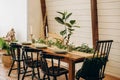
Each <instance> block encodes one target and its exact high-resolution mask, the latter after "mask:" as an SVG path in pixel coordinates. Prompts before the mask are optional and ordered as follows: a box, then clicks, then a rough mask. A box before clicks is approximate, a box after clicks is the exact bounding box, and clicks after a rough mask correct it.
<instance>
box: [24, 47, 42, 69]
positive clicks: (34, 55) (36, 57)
mask: <svg viewBox="0 0 120 80" xmlns="http://www.w3.org/2000/svg"><path fill="white" fill-rule="evenodd" d="M41 52H42V51H41V50H38V49H34V48H30V47H26V46H24V47H23V57H24V62H25V64H26V65H27V66H30V67H31V66H33V67H37V66H40V64H41V63H39V62H40V54H41Z"/></svg>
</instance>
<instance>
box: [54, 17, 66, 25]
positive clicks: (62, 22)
mask: <svg viewBox="0 0 120 80" xmlns="http://www.w3.org/2000/svg"><path fill="white" fill-rule="evenodd" d="M55 20H56V21H57V22H58V23H60V24H64V21H63V19H61V18H60V17H55Z"/></svg>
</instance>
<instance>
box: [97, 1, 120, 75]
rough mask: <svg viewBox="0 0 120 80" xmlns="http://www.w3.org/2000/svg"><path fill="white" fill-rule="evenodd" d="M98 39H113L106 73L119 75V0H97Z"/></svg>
mask: <svg viewBox="0 0 120 80" xmlns="http://www.w3.org/2000/svg"><path fill="white" fill-rule="evenodd" d="M97 2H98V3H97V7H98V28H99V39H113V40H114V42H113V45H112V49H111V52H110V56H109V62H108V64H107V68H106V73H108V74H111V75H113V76H117V77H120V76H119V75H120V67H119V66H120V53H119V52H120V0H97Z"/></svg>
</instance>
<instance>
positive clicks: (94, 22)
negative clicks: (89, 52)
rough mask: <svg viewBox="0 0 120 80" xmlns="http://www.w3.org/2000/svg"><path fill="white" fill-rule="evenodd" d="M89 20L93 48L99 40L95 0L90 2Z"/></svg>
mask: <svg viewBox="0 0 120 80" xmlns="http://www.w3.org/2000/svg"><path fill="white" fill-rule="evenodd" d="M91 19H92V38H93V47H94V48H95V46H96V41H97V40H98V39H99V34H98V15H97V0H91Z"/></svg>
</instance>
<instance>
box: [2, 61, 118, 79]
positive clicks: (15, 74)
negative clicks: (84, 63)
mask: <svg viewBox="0 0 120 80" xmlns="http://www.w3.org/2000/svg"><path fill="white" fill-rule="evenodd" d="M8 71H9V68H6V67H4V66H3V64H2V62H1V61H0V80H17V72H16V71H13V72H12V73H11V76H10V77H8V76H7V75H8ZM41 73H42V72H41ZM41 75H43V74H41ZM21 77H22V75H21ZM25 80H31V77H26V78H25ZM35 80H37V79H35ZM51 80H53V79H51ZM58 80H65V77H64V76H60V77H59V78H58ZM104 80H120V79H118V78H115V77H113V76H110V75H106V76H105V78H104Z"/></svg>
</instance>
